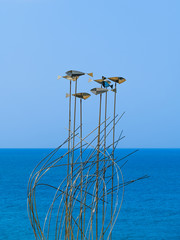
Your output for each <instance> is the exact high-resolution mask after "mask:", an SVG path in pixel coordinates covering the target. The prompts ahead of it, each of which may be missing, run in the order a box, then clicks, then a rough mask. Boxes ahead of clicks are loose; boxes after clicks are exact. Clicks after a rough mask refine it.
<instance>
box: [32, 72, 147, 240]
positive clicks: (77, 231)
mask: <svg viewBox="0 0 180 240" xmlns="http://www.w3.org/2000/svg"><path fill="white" fill-rule="evenodd" d="M66 74H67V75H66V76H64V77H63V78H65V79H68V80H70V90H69V93H68V94H67V95H66V96H67V97H69V129H68V138H67V139H65V141H64V142H63V143H62V144H61V145H60V146H59V147H58V148H56V149H55V150H54V151H52V152H51V153H50V154H49V155H48V156H46V157H45V158H44V159H43V160H42V161H41V162H40V163H39V164H38V165H37V166H36V167H35V169H34V170H33V172H32V173H31V175H30V178H29V183H28V199H27V205H28V214H29V219H30V222H31V225H32V228H33V231H34V235H35V238H36V239H41V240H48V239H55V240H59V239H65V240H67V239H68V240H72V239H73V240H78V239H81V240H82V239H83V240H84V239H88V240H89V239H96V240H99V239H112V230H113V227H114V225H115V222H116V220H117V217H118V215H119V213H120V210H121V206H122V202H123V196H124V188H125V186H126V185H128V184H130V183H132V182H135V181H137V180H140V179H144V178H147V177H148V176H147V175H145V176H143V177H140V178H138V179H135V180H130V181H127V182H125V181H124V178H123V174H122V171H121V168H122V167H123V166H124V165H125V164H126V162H127V160H126V159H127V157H128V156H130V155H131V154H134V153H135V152H136V151H133V152H131V153H130V154H128V155H125V156H123V157H118V156H117V155H116V154H115V150H116V148H117V146H118V143H119V141H120V140H121V139H123V136H122V132H121V134H120V136H119V138H118V139H117V140H115V126H116V125H117V124H118V122H119V121H120V119H121V118H122V116H123V115H124V113H123V114H122V115H121V116H120V117H118V115H116V93H117V89H116V83H119V84H120V83H122V82H124V81H125V79H124V78H120V77H112V78H108V79H106V78H105V77H102V79H100V80H95V81H96V82H98V83H100V84H101V88H93V89H91V92H92V93H94V94H95V95H99V96H100V98H99V121H98V126H97V127H96V128H95V129H93V130H92V131H91V132H90V133H89V134H87V135H86V136H85V137H83V134H82V126H83V125H82V112H83V111H82V100H86V99H88V98H89V97H90V96H91V95H90V94H89V93H86V92H80V93H77V79H78V78H79V77H80V76H82V75H85V73H82V72H79V71H74V70H71V71H68V72H66ZM88 75H90V76H91V77H92V76H93V75H92V73H90V74H88ZM58 79H60V76H59V77H58ZM72 81H75V92H74V94H72V93H71V87H72V86H71V82H72ZM110 81H113V82H115V88H114V89H113V87H112V86H111V85H110V83H111V82H110ZM105 82H106V83H107V84H104V83H105ZM103 87H104V88H103ZM108 87H110V88H111V89H108ZM110 91H112V92H114V113H113V114H114V116H113V118H110V117H109V118H107V94H108V92H110ZM103 93H105V104H104V106H105V115H104V119H103V121H102V120H101V118H102V116H101V110H102V94H103ZM71 95H72V96H73V97H74V121H73V131H72V130H71V125H72V123H71V100H72V99H71ZM76 98H79V99H80V124H79V126H78V127H77V128H76ZM79 131H80V134H79ZM111 135H112V141H111V142H112V143H111V144H110V145H109V146H107V139H108V138H111ZM66 144H67V145H68V149H67V150H63V148H64V147H65V146H66ZM60 149H61V151H59V150H60ZM63 151H64V152H63ZM62 152H63V154H62ZM39 195H41V196H39ZM43 196H45V199H46V201H43ZM48 199H49V202H48ZM38 200H39V201H38Z"/></svg>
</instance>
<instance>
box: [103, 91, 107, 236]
mask: <svg viewBox="0 0 180 240" xmlns="http://www.w3.org/2000/svg"><path fill="white" fill-rule="evenodd" d="M106 115H107V92H106V94H105V116H104V119H105V121H104V167H103V180H105V164H106V155H105V154H106ZM104 197H105V189H104V184H103V212H102V240H103V239H104V217H105V216H104V211H105V209H104V207H105V206H104V205H105V204H104Z"/></svg>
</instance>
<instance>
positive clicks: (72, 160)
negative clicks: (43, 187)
mask: <svg viewBox="0 0 180 240" xmlns="http://www.w3.org/2000/svg"><path fill="white" fill-rule="evenodd" d="M76 93H77V79H76V82H75V99H74V126H73V150H72V159H71V194H72V185H73V182H72V181H73V180H72V179H73V167H74V166H73V162H74V145H75V128H76ZM71 208H72V197H71V199H70V213H71V217H70V225H71V229H72V209H71ZM71 239H73V235H72V234H71Z"/></svg>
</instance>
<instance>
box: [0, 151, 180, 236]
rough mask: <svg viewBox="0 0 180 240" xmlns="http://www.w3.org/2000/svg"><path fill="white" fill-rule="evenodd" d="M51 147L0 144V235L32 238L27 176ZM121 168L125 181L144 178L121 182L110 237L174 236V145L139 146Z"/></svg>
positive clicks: (178, 188)
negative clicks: (119, 202)
mask: <svg viewBox="0 0 180 240" xmlns="http://www.w3.org/2000/svg"><path fill="white" fill-rule="evenodd" d="M51 151H52V149H0V239H1V240H33V239H35V237H34V233H33V230H32V227H31V224H30V221H29V218H28V213H27V185H28V179H29V176H30V174H31V172H32V170H33V169H34V167H35V166H36V165H37V164H38V162H40V160H41V159H43V158H44V157H45V156H46V155H47V154H49V153H50V152H51ZM60 151H62V153H63V152H64V151H65V150H64V149H62V150H60ZM132 151H134V149H118V150H117V154H121V156H123V155H127V154H128V153H130V152H132ZM62 172H63V169H62ZM122 172H123V175H124V179H125V181H128V180H133V179H137V178H138V177H141V176H143V175H148V176H150V177H149V178H146V179H144V180H140V181H135V182H133V183H132V184H129V185H127V186H126V187H125V193H124V201H123V204H122V208H121V211H120V214H119V216H118V219H117V222H116V225H115V228H114V231H113V235H112V239H113V240H126V239H129V240H141V239H143V240H146V239H151V240H169V239H170V240H180V149H139V151H137V152H136V153H135V154H132V155H130V156H129V157H128V162H127V163H126V164H125V165H124V166H123V168H122ZM60 174H61V173H60ZM46 196H47V197H48V193H47V194H45V195H44V196H43V199H42V201H44V202H45V201H46Z"/></svg>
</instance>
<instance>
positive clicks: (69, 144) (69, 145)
mask: <svg viewBox="0 0 180 240" xmlns="http://www.w3.org/2000/svg"><path fill="white" fill-rule="evenodd" d="M71 85H72V84H71V80H70V89H69V94H70V96H69V136H68V165H67V176H69V163H70V157H71V156H70V149H71ZM67 186H69V177H68V178H67ZM67 225H68V194H67V193H66V217H65V239H67V235H68V233H67V229H68V227H67Z"/></svg>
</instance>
